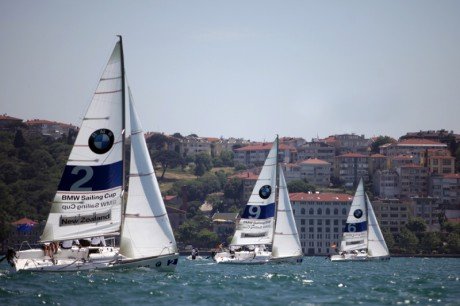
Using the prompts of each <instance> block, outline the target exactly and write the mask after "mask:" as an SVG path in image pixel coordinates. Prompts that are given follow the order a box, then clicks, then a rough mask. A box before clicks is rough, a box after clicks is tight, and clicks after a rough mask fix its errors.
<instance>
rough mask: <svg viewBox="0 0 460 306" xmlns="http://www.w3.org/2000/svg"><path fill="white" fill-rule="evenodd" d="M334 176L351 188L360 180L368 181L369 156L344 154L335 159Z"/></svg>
mask: <svg viewBox="0 0 460 306" xmlns="http://www.w3.org/2000/svg"><path fill="white" fill-rule="evenodd" d="M334 176H335V177H336V178H338V179H339V180H341V181H342V182H343V183H344V186H345V187H348V188H352V187H354V186H356V185H358V182H359V180H360V179H361V178H363V180H364V181H365V182H366V181H368V180H369V156H367V155H363V154H359V153H346V154H343V155H339V156H336V157H335V163H334Z"/></svg>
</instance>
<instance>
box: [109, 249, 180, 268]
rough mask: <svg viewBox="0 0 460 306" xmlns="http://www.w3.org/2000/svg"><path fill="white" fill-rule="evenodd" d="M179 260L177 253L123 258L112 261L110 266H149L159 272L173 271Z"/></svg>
mask: <svg viewBox="0 0 460 306" xmlns="http://www.w3.org/2000/svg"><path fill="white" fill-rule="evenodd" d="M178 261H179V253H174V254H167V255H160V256H152V257H144V258H138V259H129V258H123V259H120V260H118V261H117V262H115V263H113V264H112V265H111V266H110V268H114V269H131V268H150V269H155V270H157V271H160V272H173V271H174V270H175V269H176V266H177V263H178Z"/></svg>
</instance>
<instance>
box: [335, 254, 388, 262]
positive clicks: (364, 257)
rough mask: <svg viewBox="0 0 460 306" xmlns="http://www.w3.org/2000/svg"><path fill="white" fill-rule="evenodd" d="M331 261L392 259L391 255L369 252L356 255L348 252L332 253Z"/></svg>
mask: <svg viewBox="0 0 460 306" xmlns="http://www.w3.org/2000/svg"><path fill="white" fill-rule="evenodd" d="M330 260H331V261H371V260H390V256H389V255H388V256H378V257H376V256H369V255H367V254H364V255H360V254H359V255H356V254H346V255H332V256H331V257H330Z"/></svg>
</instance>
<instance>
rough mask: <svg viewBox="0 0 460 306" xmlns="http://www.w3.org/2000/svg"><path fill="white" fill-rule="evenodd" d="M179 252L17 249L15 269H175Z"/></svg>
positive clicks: (65, 270) (50, 270)
mask: <svg viewBox="0 0 460 306" xmlns="http://www.w3.org/2000/svg"><path fill="white" fill-rule="evenodd" d="M178 258H179V254H177V253H176V254H170V255H161V256H155V257H148V258H141V259H126V258H123V256H121V255H119V253H118V248H113V247H97V248H94V247H90V248H78V247H72V248H71V249H59V250H58V251H57V252H56V253H55V254H53V256H52V257H49V256H45V255H44V252H43V250H42V249H30V250H25V251H19V252H16V258H15V259H14V260H13V263H14V268H15V270H16V271H17V272H19V271H31V272H76V271H88V270H102V269H115V268H138V267H150V268H154V269H156V270H158V271H174V269H175V267H176V265H177V261H178Z"/></svg>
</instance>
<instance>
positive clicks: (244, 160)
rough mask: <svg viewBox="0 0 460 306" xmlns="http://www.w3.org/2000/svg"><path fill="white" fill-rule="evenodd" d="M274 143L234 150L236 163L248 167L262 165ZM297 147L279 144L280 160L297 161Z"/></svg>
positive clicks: (286, 161)
mask: <svg viewBox="0 0 460 306" xmlns="http://www.w3.org/2000/svg"><path fill="white" fill-rule="evenodd" d="M272 146H273V143H262V144H254V145H250V146H246V147H242V148H238V149H235V150H233V152H234V157H233V160H234V162H235V165H237V164H241V165H245V166H246V167H253V166H262V165H263V164H264V162H265V159H266V158H267V156H268V153H269V152H270V150H271V148H272ZM296 154H297V149H296V148H294V147H292V146H289V145H285V144H279V145H278V158H279V161H280V162H285V163H291V162H293V161H295V156H296Z"/></svg>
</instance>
